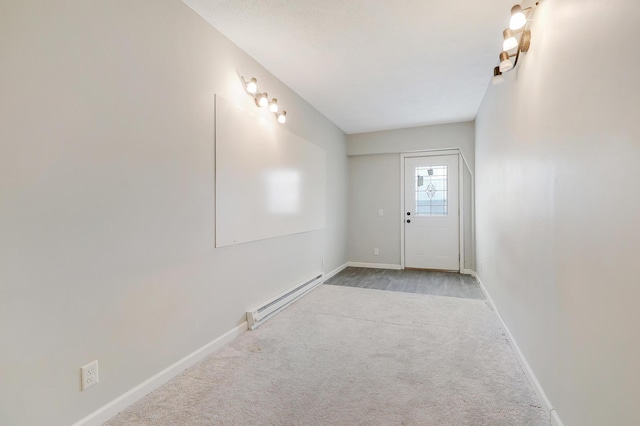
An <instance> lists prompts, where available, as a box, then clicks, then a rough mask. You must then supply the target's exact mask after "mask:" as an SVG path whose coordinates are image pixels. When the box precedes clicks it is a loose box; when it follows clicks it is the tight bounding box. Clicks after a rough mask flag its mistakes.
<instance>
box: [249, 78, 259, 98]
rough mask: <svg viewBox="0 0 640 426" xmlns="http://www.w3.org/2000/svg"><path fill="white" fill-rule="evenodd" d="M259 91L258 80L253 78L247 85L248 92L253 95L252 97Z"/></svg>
mask: <svg viewBox="0 0 640 426" xmlns="http://www.w3.org/2000/svg"><path fill="white" fill-rule="evenodd" d="M257 91H258V80H256V79H255V78H252V79H251V80H250V81H249V82H248V83H247V92H249V93H251V94H252V95H255V94H256V92H257Z"/></svg>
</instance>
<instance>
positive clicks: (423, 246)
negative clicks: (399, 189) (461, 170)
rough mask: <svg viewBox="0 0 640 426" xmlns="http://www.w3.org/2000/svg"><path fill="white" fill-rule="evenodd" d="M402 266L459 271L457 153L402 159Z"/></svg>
mask: <svg viewBox="0 0 640 426" xmlns="http://www.w3.org/2000/svg"><path fill="white" fill-rule="evenodd" d="M404 174H405V176H404V191H405V195H404V204H405V205H404V212H403V214H404V245H405V267H407V268H423V269H441V270H449V271H453V270H455V271H458V270H459V269H460V228H459V227H460V220H459V212H458V180H459V179H458V155H438V156H428V157H407V158H405V160H404Z"/></svg>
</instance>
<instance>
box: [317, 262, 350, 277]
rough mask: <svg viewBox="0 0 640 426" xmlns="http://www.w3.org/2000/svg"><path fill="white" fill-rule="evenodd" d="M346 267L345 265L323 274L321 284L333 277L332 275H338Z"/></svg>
mask: <svg viewBox="0 0 640 426" xmlns="http://www.w3.org/2000/svg"><path fill="white" fill-rule="evenodd" d="M346 267H347V264H346V263H345V264H343V265H340V266H338V267H337V268H336V269H334V270H333V271H331V272H327V273H326V274H324V277H322V282H325V281H326V280H328V279H329V278H331V277H333V276H334V275H337V274H339V273H340V272H342V271H343V270H344V269H345V268H346Z"/></svg>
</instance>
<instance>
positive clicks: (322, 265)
mask: <svg viewBox="0 0 640 426" xmlns="http://www.w3.org/2000/svg"><path fill="white" fill-rule="evenodd" d="M322 266H324V257H323V258H322Z"/></svg>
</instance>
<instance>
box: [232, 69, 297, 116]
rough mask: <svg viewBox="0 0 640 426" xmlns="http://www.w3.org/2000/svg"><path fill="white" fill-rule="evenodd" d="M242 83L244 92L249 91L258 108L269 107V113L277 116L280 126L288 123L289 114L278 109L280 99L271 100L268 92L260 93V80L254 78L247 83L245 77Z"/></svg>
mask: <svg viewBox="0 0 640 426" xmlns="http://www.w3.org/2000/svg"><path fill="white" fill-rule="evenodd" d="M242 83H243V85H244V90H246V91H247V93H248V94H250V95H251V96H252V97H253V100H254V102H255V103H256V106H257V107H259V108H265V107H267V106H268V107H269V111H270V112H272V113H274V115H275V116H276V120H277V121H278V123H280V124H284V123H285V122H286V121H287V112H286V111H280V110H279V108H278V99H276V98H273V99H271V100H269V95H268V94H267V92H264V93H259V92H258V80H257V79H255V78H252V79H251V80H249V81H246V80H245V79H244V77H242Z"/></svg>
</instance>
